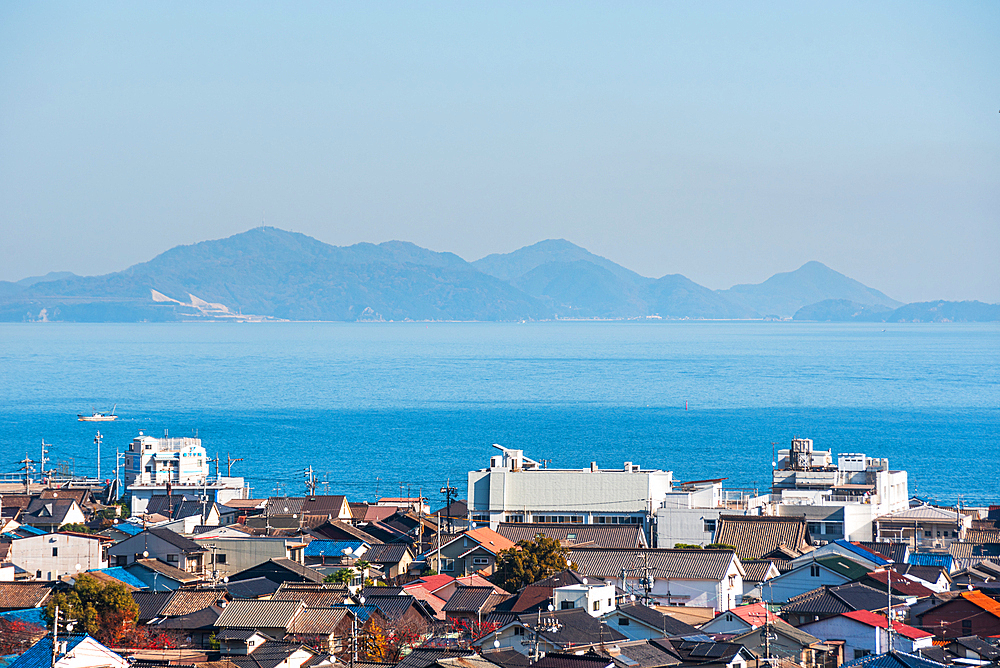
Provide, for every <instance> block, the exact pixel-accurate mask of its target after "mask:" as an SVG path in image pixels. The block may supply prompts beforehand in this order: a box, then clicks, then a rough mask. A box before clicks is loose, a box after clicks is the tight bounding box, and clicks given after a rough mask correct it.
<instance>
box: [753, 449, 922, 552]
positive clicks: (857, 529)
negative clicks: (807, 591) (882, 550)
mask: <svg viewBox="0 0 1000 668" xmlns="http://www.w3.org/2000/svg"><path fill="white" fill-rule="evenodd" d="M909 498H910V497H909V489H908V485H907V477H906V471H891V470H889V460H888V459H876V458H872V457H868V456H867V455H864V454H858V453H847V454H840V455H838V456H837V463H836V465H834V464H833V456H832V454H831V451H830V450H814V449H813V442H812V440H811V439H807V438H796V439H792V445H791V448H790V449H788V450H779V451H778V461H777V466H776V468H775V469H774V471H773V475H772V484H771V503H772V514H775V515H786V516H792V515H797V516H804V517H805V518H806V519H807V521H808V522H809V533H810V534H811V535H812V537H813V539H816V540H824V541H833V540H837V539H838V538H846V539H848V540H858V541H871V540H874V536H875V527H874V521H875V519H876V518H878V517H881V516H883V515H887V514H889V513H895V512H898V511H901V510H905V509H907V508H908V507H909Z"/></svg>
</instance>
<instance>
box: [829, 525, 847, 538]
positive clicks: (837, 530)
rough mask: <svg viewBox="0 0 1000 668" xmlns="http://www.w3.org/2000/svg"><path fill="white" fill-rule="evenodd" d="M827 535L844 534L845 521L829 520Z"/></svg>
mask: <svg viewBox="0 0 1000 668" xmlns="http://www.w3.org/2000/svg"><path fill="white" fill-rule="evenodd" d="M826 535H827V536H842V535H844V523H843V522H827V523H826Z"/></svg>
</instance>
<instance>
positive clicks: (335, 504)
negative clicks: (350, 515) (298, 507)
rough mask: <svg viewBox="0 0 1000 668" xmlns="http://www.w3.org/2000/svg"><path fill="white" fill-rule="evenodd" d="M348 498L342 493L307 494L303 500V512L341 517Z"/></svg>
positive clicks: (305, 513) (304, 513)
mask: <svg viewBox="0 0 1000 668" xmlns="http://www.w3.org/2000/svg"><path fill="white" fill-rule="evenodd" d="M346 500H347V499H346V498H345V497H344V496H343V495H341V494H334V495H328V496H324V495H316V496H307V497H306V498H305V499H303V500H302V514H303V515H332V516H333V517H339V516H340V511H341V510H342V509H343V507H344V501H346Z"/></svg>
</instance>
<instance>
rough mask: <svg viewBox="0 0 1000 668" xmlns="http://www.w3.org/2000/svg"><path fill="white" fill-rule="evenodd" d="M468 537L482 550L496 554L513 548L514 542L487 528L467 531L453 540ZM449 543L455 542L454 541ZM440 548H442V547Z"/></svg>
mask: <svg viewBox="0 0 1000 668" xmlns="http://www.w3.org/2000/svg"><path fill="white" fill-rule="evenodd" d="M466 536H468V537H469V538H470V539H471V540H474V541H476V542H477V543H478V544H479V545H481V546H482V547H483V549H484V550H487V551H489V552H492V553H493V554H496V553H498V552H500V551H501V550H509V549H511V548H512V547H514V542H513V541H510V540H508V539H506V538H504V537H503V536H501V535H500V534H498V533H497V532H496V531H494V530H493V529H489V528H487V527H481V528H479V529H469V530H468V531H465V532H463V533H461V534H459V536H458V538H456V539H455V540H459V539H461V538H464V537H466ZM451 542H455V541H454V540H453V541H451ZM442 547H444V546H443V545H442Z"/></svg>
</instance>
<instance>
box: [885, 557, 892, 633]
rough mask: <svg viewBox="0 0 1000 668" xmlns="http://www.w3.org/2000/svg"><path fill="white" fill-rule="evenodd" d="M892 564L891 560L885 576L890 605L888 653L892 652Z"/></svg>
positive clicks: (887, 613) (887, 626) (888, 609)
mask: <svg viewBox="0 0 1000 668" xmlns="http://www.w3.org/2000/svg"><path fill="white" fill-rule="evenodd" d="M892 563H893V562H892V560H891V559H890V560H889V563H888V564H886V566H885V575H886V578H887V579H886V584H887V586H886V588H885V591H886V596H887V597H888V600H887V602H888V604H889V607H888V608H887V609H886V617H887V618H888V620H889V622H888V623H887V624H886V628H885V630H886V635H887V636H888V637H889V645H888V647H887V648H886V650H885V651H886V652H887V653H888V652H892V568H890V567H891V566H892Z"/></svg>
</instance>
